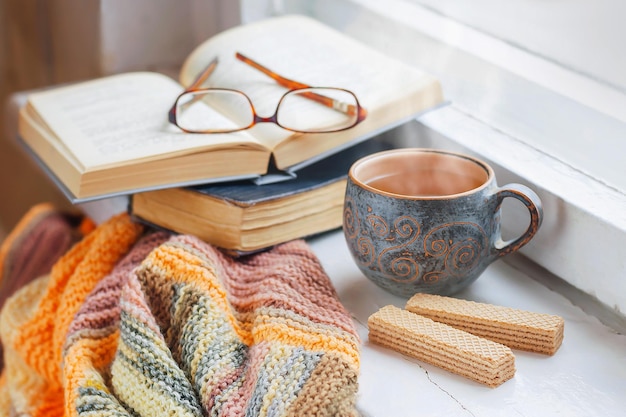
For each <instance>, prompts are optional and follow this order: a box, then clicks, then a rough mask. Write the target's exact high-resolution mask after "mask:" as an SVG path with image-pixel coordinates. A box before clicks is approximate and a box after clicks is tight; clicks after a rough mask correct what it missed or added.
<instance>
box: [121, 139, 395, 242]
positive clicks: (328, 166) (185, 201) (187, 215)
mask: <svg viewBox="0 0 626 417" xmlns="http://www.w3.org/2000/svg"><path fill="white" fill-rule="evenodd" d="M400 129H402V127H399V128H397V129H393V130H390V131H389V132H386V133H385V134H381V135H378V136H377V137H375V138H373V139H370V140H368V141H366V142H364V143H361V144H358V145H355V146H352V147H350V148H347V149H345V150H343V151H341V152H339V153H336V154H333V155H331V156H329V157H328V158H325V159H323V160H322V161H319V162H317V163H315V164H312V165H309V166H307V167H305V168H303V169H302V170H300V171H299V172H298V176H297V177H296V178H294V179H292V180H290V181H283V182H277V183H273V184H265V185H256V184H254V183H253V182H251V181H235V182H227V183H216V184H207V185H201V186H195V187H185V188H168V189H162V190H155V191H148V192H143V193H138V194H135V195H133V196H131V198H130V204H129V212H130V213H131V215H133V216H134V217H136V218H138V219H139V220H141V221H143V222H146V223H149V224H151V225H156V226H158V227H161V228H164V229H168V230H172V231H175V232H179V233H193V234H194V235H196V236H198V237H199V238H201V239H202V240H204V241H206V242H209V243H211V244H213V245H215V246H218V247H221V248H223V249H226V250H227V251H229V252H232V253H236V254H245V253H249V252H255V251H258V250H261V249H265V248H267V247H270V246H273V245H276V244H279V243H283V242H286V241H289V240H292V239H297V238H303V237H309V236H313V235H316V234H319V233H323V232H326V231H330V230H333V229H336V228H339V227H341V224H342V212H343V200H344V195H345V190H346V182H347V175H348V170H349V169H350V166H351V165H352V163H353V162H355V161H356V160H357V159H359V158H361V157H363V156H366V155H369V154H371V153H374V152H379V151H383V150H387V149H392V148H396V147H400V146H403V144H402V143H401V142H400V138H401V137H402V136H401V135H398V134H396V131H398V130H400Z"/></svg>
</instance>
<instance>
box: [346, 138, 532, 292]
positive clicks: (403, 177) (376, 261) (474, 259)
mask: <svg viewBox="0 0 626 417" xmlns="http://www.w3.org/2000/svg"><path fill="white" fill-rule="evenodd" d="M507 197H511V198H514V199H517V200H519V201H521V202H522V203H523V204H524V205H525V206H526V207H527V208H528V211H529V213H530V224H529V226H528V228H527V229H526V231H525V232H524V233H523V234H522V235H521V236H519V237H518V238H516V239H513V240H510V241H506V242H504V241H503V240H502V237H501V233H500V221H501V219H500V212H501V209H500V208H501V204H502V201H503V200H504V199H505V198H507ZM542 218H543V211H542V206H541V201H540V200H539V197H538V196H537V195H536V194H535V193H534V192H533V191H532V190H531V189H529V188H528V187H526V186H524V185H521V184H508V185H505V186H504V187H498V186H497V184H496V178H495V175H494V172H493V169H492V168H491V167H490V166H489V165H487V164H486V163H485V162H482V161H480V160H478V159H476V158H473V157H471V156H468V155H463V154H459V153H453V152H448V151H443V150H435V149H415V148H404V149H395V150H391V151H383V152H379V153H375V154H372V155H369V156H366V157H364V158H362V159H360V160H358V161H357V162H355V163H354V164H353V165H352V167H351V168H350V171H349V174H348V185H347V188H346V195H345V202H344V209H343V232H344V235H345V238H346V242H347V244H348V247H349V250H350V253H351V255H352V257H353V259H354V260H355V262H356V263H357V265H358V267H359V269H360V270H361V271H362V272H363V274H364V275H365V276H366V277H368V278H369V279H370V280H372V281H373V282H374V283H376V284H377V285H379V286H380V287H382V288H384V289H386V290H388V291H390V292H391V293H393V294H396V295H399V296H402V297H407V298H408V297H410V296H412V295H413V294H415V293H417V292H426V293H432V294H441V295H450V294H453V293H455V292H457V291H459V290H461V289H463V288H465V287H467V286H468V285H469V284H471V283H472V282H474V281H475V280H476V279H477V278H478V276H479V275H480V274H481V273H482V272H483V271H484V270H485V269H486V268H487V266H488V265H489V264H490V263H491V262H493V261H494V260H496V259H498V258H501V257H502V256H504V255H507V254H509V253H512V252H515V251H516V250H518V249H519V248H521V247H522V246H524V245H525V244H526V243H528V242H529V241H530V239H531V238H532V237H533V236H534V235H535V233H537V230H538V229H539V226H540V225H541V221H542Z"/></svg>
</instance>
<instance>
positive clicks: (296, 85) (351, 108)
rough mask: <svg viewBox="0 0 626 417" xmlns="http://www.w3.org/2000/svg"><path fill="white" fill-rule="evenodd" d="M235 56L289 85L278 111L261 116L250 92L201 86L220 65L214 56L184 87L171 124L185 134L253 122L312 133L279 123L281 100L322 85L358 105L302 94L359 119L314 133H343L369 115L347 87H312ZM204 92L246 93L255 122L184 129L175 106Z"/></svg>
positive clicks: (284, 84) (173, 109)
mask: <svg viewBox="0 0 626 417" xmlns="http://www.w3.org/2000/svg"><path fill="white" fill-rule="evenodd" d="M235 57H236V58H237V59H238V60H240V61H242V62H244V63H246V64H248V65H250V66H251V67H253V68H255V69H257V70H259V71H261V72H262V73H264V74H265V75H267V76H269V77H270V78H272V79H273V80H274V81H276V82H277V83H278V84H280V85H282V86H283V87H286V88H288V89H289V90H288V91H286V92H285V93H284V94H283V95H282V97H281V98H280V100H278V104H277V105H276V110H275V111H274V114H273V115H271V116H269V117H261V116H259V115H258V114H257V112H256V109H255V108H254V105H253V104H252V100H251V99H250V97H248V95H247V94H246V93H244V92H243V91H241V90H237V89H233V88H214V87H212V88H199V87H200V86H201V85H202V84H204V82H205V81H206V80H207V79H208V78H209V76H210V75H211V74H212V73H213V71H214V70H215V68H216V67H217V64H218V58H217V57H215V58H213V60H211V62H209V64H208V65H207V66H206V68H205V69H204V70H203V71H202V72H201V73H200V74H199V75H198V77H197V78H196V79H195V80H194V82H193V83H191V85H190V86H189V87H188V88H186V89H185V91H183V92H182V93H181V94H180V95H179V96H178V97H177V98H176V100H175V101H174V105H173V106H172V108H171V109H170V110H169V112H168V120H169V122H170V123H172V124H173V125H175V126H176V127H178V128H179V129H180V130H182V131H183V132H185V133H205V134H211V133H215V134H217V133H234V132H240V131H242V130H247V129H250V128H251V127H253V126H254V125H256V124H258V123H274V124H276V125H277V126H280V127H281V128H283V129H285V130H289V131H292V132H299V133H312V132H311V131H309V130H298V129H293V128H289V127H285V126H283V125H281V124H280V123H279V122H278V109H279V108H280V104H281V102H282V101H283V100H284V98H285V96H287V95H289V94H291V93H293V92H294V91H298V90H306V89H315V88H320V89H324V88H327V89H333V90H339V91H344V92H346V93H348V94H350V95H352V96H353V97H354V100H355V105H353V104H347V105H346V104H345V103H337V102H336V100H334V99H332V98H330V97H326V96H324V95H321V94H316V93H313V92H304V93H302V96H303V97H306V98H308V99H310V100H313V101H316V102H318V103H320V104H322V105H324V106H326V107H330V108H333V109H335V110H338V111H342V112H344V113H347V114H356V119H355V121H354V123H352V124H351V125H350V126H345V127H342V128H340V129H334V130H320V131H315V133H333V132H341V131H343V130H347V129H351V128H353V127H354V126H356V125H357V124H359V123H361V122H362V121H363V120H365V118H366V117H367V110H366V109H365V108H364V107H362V106H361V104H360V103H359V99H358V98H357V96H356V94H354V93H353V92H352V91H350V90H347V89H345V88H337V87H312V86H310V85H307V84H304V83H301V82H298V81H294V80H291V79H289V78H286V77H283V76H281V75H279V74H277V73H275V72H274V71H272V70H270V69H269V68H267V67H265V66H263V65H261V64H259V63H258V62H256V61H254V60H252V59H250V58H248V57H247V56H245V55H243V54H242V53H240V52H235ZM203 91H230V92H236V93H239V94H241V95H243V96H244V97H245V98H246V100H248V103H249V104H250V109H251V110H252V116H253V118H252V122H251V123H250V124H249V125H248V126H244V127H241V128H237V129H233V130H227V131H226V130H221V131H211V130H203V131H200V130H188V129H185V128H183V127H181V126H180V125H179V124H178V121H177V112H176V109H177V107H178V100H179V99H180V98H181V97H183V96H184V95H186V94H189V93H197V92H203Z"/></svg>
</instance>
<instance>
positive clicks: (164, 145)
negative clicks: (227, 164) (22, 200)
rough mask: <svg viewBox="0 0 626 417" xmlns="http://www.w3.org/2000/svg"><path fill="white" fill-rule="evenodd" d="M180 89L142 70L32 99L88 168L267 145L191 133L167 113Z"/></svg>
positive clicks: (242, 138) (247, 138)
mask: <svg viewBox="0 0 626 417" xmlns="http://www.w3.org/2000/svg"><path fill="white" fill-rule="evenodd" d="M181 91H182V87H181V86H180V85H179V84H177V83H176V82H175V81H173V80H171V79H169V78H168V77H166V76H164V75H161V74H156V73H147V72H143V73H129V74H122V75H114V76H110V77H106V78H101V79H98V80H93V81H88V82H84V83H79V84H74V85H70V86H67V87H61V88H56V89H54V90H49V91H44V92H39V93H34V94H31V95H30V96H29V98H28V101H29V104H30V106H32V108H34V109H35V110H36V112H37V113H38V116H39V117H40V120H42V121H43V122H44V123H45V124H46V125H47V128H48V130H49V131H52V132H54V134H55V135H56V138H57V139H59V138H62V143H63V145H64V146H65V147H66V149H67V150H68V151H69V152H71V153H72V154H73V155H74V156H75V157H76V159H77V160H78V161H80V163H81V164H82V165H83V166H84V167H85V168H87V169H88V168H94V167H105V166H110V165H118V164H124V163H131V162H133V161H138V160H149V159H159V158H165V157H171V156H174V155H177V154H181V153H192V152H196V151H198V150H199V149H206V148H218V147H220V148H229V147H236V146H250V147H254V148H262V146H261V144H260V143H259V142H258V141H257V140H256V139H254V138H252V137H251V136H249V135H247V134H245V133H234V134H228V135H225V134H221V135H216V134H210V135H199V134H188V133H184V132H182V131H180V130H179V129H178V128H176V127H175V126H173V125H171V124H170V123H169V122H168V118H167V113H168V111H169V109H170V107H171V106H172V104H173V103H174V101H175V100H176V97H177V96H178V95H179V94H180V93H181ZM59 140H60V139H59Z"/></svg>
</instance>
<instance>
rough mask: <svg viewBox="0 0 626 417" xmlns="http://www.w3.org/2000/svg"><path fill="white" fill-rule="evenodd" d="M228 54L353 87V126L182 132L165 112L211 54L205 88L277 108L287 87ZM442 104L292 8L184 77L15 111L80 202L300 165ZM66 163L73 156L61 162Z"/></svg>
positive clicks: (75, 88) (420, 82)
mask: <svg viewBox="0 0 626 417" xmlns="http://www.w3.org/2000/svg"><path fill="white" fill-rule="evenodd" d="M236 52H241V53H243V54H244V55H246V56H249V57H250V58H252V59H253V60H255V61H257V62H259V63H260V64H262V65H264V66H266V67H268V68H269V69H271V70H272V71H274V72H276V73H278V74H280V75H282V76H285V77H288V78H290V79H294V80H297V81H299V82H302V83H305V84H308V85H310V86H315V87H339V88H345V89H348V90H351V91H353V92H354V93H355V94H356V96H357V97H358V99H359V101H360V104H361V105H362V106H363V107H364V108H366V109H367V112H368V116H367V118H366V119H365V120H364V121H363V122H361V123H360V124H358V125H356V126H355V127H353V128H350V129H347V130H344V131H341V132H336V133H316V134H302V133H293V132H290V131H287V130H285V129H282V128H280V127H278V126H276V125H274V124H271V123H260V124H257V125H256V126H254V127H253V128H251V129H248V130H246V131H243V132H237V133H229V134H188V133H183V132H182V131H181V130H179V129H178V128H177V127H175V126H173V125H172V124H170V123H169V122H168V117H167V113H168V110H169V108H170V107H171V106H172V104H173V103H174V101H175V100H176V97H177V96H178V94H180V93H181V92H182V91H183V89H184V87H183V86H186V85H189V84H190V83H192V81H193V80H194V79H195V78H196V76H197V75H198V73H200V72H201V71H202V70H203V69H204V68H205V67H206V66H207V65H208V64H209V62H210V61H212V60H213V59H214V58H216V57H217V58H218V59H219V63H218V65H217V67H216V70H215V71H214V72H213V73H212V74H211V76H210V77H209V78H208V80H207V82H206V83H205V85H203V87H220V88H234V89H237V90H241V91H243V92H244V93H245V94H247V95H248V96H249V97H250V99H251V101H252V103H253V105H254V108H255V110H256V112H257V114H258V115H260V116H262V117H267V116H271V115H272V114H273V112H274V110H275V109H276V106H277V103H278V100H279V98H280V97H281V96H282V95H283V94H284V93H285V92H286V91H287V89H286V88H285V87H282V86H280V85H278V84H277V83H276V82H275V81H274V80H272V79H271V78H269V77H268V76H267V75H265V74H263V73H261V72H259V71H257V70H256V69H254V68H252V67H251V66H249V65H247V64H245V63H243V62H241V61H239V60H237V59H236V58H235V53H236ZM442 100H443V98H442V93H441V86H440V84H439V82H438V81H437V80H436V79H434V78H433V77H432V76H430V75H428V74H426V73H423V72H422V71H420V70H417V69H415V68H412V67H410V66H408V65H405V64H403V63H401V62H399V61H396V60H394V59H391V58H389V57H387V56H385V55H384V54H381V53H380V52H378V51H375V50H373V49H371V48H369V47H367V46H366V45H364V44H361V43H358V42H357V41H355V40H353V39H351V38H349V37H347V36H346V35H343V34H341V33H340V32H338V31H335V30H334V29H331V28H329V27H327V26H324V25H323V24H321V23H319V22H317V21H315V20H313V19H311V18H308V17H304V16H295V15H294V16H282V17H277V18H271V19H267V20H263V21H260V22H256V23H253V24H249V25H243V26H238V27H236V28H232V29H229V30H226V31H224V32H222V33H220V34H218V35H216V36H214V37H212V38H210V39H209V40H207V41H206V42H204V43H203V44H201V45H199V46H198V47H197V48H196V49H195V50H194V51H193V52H192V53H191V54H190V55H189V57H188V59H187V60H186V62H185V64H184V65H183V68H182V70H181V73H180V83H179V82H176V81H174V80H172V79H169V78H168V77H166V76H163V75H159V74H153V73H148V72H140V73H128V74H121V75H114V76H110V77H105V78H102V79H97V80H92V81H88V82H84V83H79V84H75V85H70V86H65V87H58V88H53V89H50V90H47V91H43V92H38V93H33V94H31V95H30V96H29V99H28V104H27V106H26V108H25V109H23V111H22V120H21V123H20V126H21V127H20V135H21V136H22V139H23V140H24V142H25V143H26V144H27V145H28V147H29V148H30V149H31V150H32V151H33V153H34V154H35V155H36V156H37V157H38V158H39V159H40V160H42V162H43V163H44V164H45V165H46V166H47V168H48V169H49V171H51V173H52V175H54V176H56V179H57V180H58V182H59V183H60V184H61V185H62V186H63V187H65V188H66V189H67V191H68V194H69V195H70V197H71V198H73V199H75V200H76V201H81V200H88V199H93V198H99V197H104V196H109V195H115V194H128V193H132V192H135V191H138V190H148V189H157V188H164V187H171V186H183V185H190V184H198V183H202V182H210V181H223V180H227V179H233V178H241V177H254V176H261V175H264V174H265V173H266V172H267V170H268V167H269V165H270V159H271V156H272V155H273V159H274V161H275V164H276V166H277V167H278V168H279V169H281V170H289V169H296V168H299V167H301V166H303V165H306V164H308V163H309V162H310V161H313V160H316V159H319V158H321V157H324V156H326V155H328V154H331V153H334V152H335V151H337V150H340V149H343V148H345V147H346V146H348V145H351V144H354V143H356V142H358V141H360V140H364V139H366V138H369V137H371V136H372V135H374V134H375V133H377V132H380V131H382V130H385V129H387V128H388V127H391V126H393V125H395V124H398V123H400V122H402V121H405V120H408V119H409V118H411V117H412V116H414V115H416V114H418V113H420V112H422V111H425V110H427V109H430V108H432V107H434V106H436V105H438V104H440V103H441V102H442ZM213 110H214V111H215V113H216V114H217V116H216V117H223V118H226V119H229V118H232V115H229V114H228V112H225V111H224V109H217V108H215V109H213ZM309 117H316V115H315V114H310V116H309ZM48 152H52V153H54V155H50V154H48ZM63 159H65V160H67V161H69V162H66V163H61V162H60V161H61V160H63Z"/></svg>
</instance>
